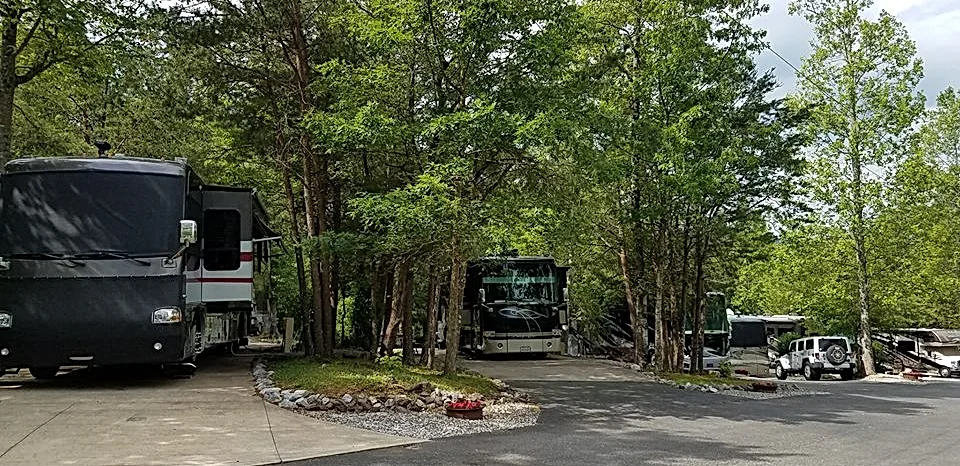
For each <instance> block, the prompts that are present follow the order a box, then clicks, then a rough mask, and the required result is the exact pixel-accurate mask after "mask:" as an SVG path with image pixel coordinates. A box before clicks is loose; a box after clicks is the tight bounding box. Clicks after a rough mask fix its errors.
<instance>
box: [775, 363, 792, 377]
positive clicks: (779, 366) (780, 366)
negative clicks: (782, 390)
mask: <svg viewBox="0 0 960 466" xmlns="http://www.w3.org/2000/svg"><path fill="white" fill-rule="evenodd" d="M787 375H789V374H787V370H786V369H785V368H784V367H783V364H777V378H778V379H780V380H787Z"/></svg>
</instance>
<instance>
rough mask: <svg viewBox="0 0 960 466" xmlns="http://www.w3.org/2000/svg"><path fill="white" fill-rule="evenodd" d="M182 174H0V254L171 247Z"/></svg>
mask: <svg viewBox="0 0 960 466" xmlns="http://www.w3.org/2000/svg"><path fill="white" fill-rule="evenodd" d="M184 189H185V188H184V180H183V178H182V177H177V176H169V175H152V174H143V173H122V172H97V171H83V172H80V171H48V172H28V173H12V174H5V175H3V177H2V178H0V257H15V256H17V255H54V254H56V255H70V254H80V253H89V252H96V251H102V252H111V253H124V254H130V255H141V256H150V255H162V254H169V253H170V252H171V251H174V250H176V248H177V245H178V242H179V240H178V227H177V225H178V222H179V221H180V220H181V219H182V216H183V198H184V195H183V193H184Z"/></svg>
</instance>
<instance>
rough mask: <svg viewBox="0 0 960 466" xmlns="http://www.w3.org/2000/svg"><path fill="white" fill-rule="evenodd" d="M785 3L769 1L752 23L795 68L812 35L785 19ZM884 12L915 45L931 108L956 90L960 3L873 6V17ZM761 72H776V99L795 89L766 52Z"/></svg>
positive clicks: (932, 0) (924, 0) (936, 0)
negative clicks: (944, 94)
mask: <svg viewBox="0 0 960 466" xmlns="http://www.w3.org/2000/svg"><path fill="white" fill-rule="evenodd" d="M788 3H789V2H788V0H771V1H770V13H768V14H767V15H764V16H763V17H761V18H757V19H755V20H754V21H753V25H754V26H755V27H759V28H763V29H766V30H767V39H768V41H769V42H770V46H771V47H772V48H773V49H774V50H776V51H777V52H778V53H780V54H781V55H782V56H783V57H784V58H786V59H787V60H788V61H789V62H790V63H792V64H793V65H795V66H797V67H799V66H800V62H801V59H802V58H803V57H804V56H805V55H807V54H808V53H810V45H809V43H810V39H811V38H812V35H813V32H812V29H811V28H810V26H809V25H808V24H807V23H806V22H805V21H804V20H803V19H802V18H799V17H796V16H790V15H789V14H787V4H788ZM881 9H883V10H886V11H887V12H889V13H891V14H893V15H895V16H897V19H899V20H900V21H901V22H902V23H903V24H904V26H905V27H906V28H907V32H909V34H910V37H911V38H912V39H913V40H914V41H915V42H916V44H917V53H918V55H919V56H920V58H921V59H922V60H923V64H924V71H925V73H924V74H925V77H924V79H923V81H921V83H920V87H921V89H922V90H923V92H924V94H925V95H926V97H927V101H928V102H929V103H932V102H934V100H935V99H936V95H937V93H939V92H940V91H941V90H943V89H944V88H946V87H947V86H954V87H960V74H958V73H957V70H958V69H960V41H957V40H956V37H957V35H956V32H955V31H956V30H957V24H960V2H958V1H957V0H876V2H875V4H874V13H879V11H880V10H881ZM757 63H758V65H759V66H760V67H761V69H770V68H774V69H775V71H776V74H777V77H778V78H779V80H780V82H781V83H782V87H781V88H780V90H779V91H778V93H777V95H778V96H781V95H784V94H786V93H788V92H792V91H793V90H795V89H796V76H795V73H794V71H793V70H792V69H791V68H790V67H789V66H788V65H787V64H785V63H784V62H783V61H782V60H780V59H779V58H777V57H776V56H775V55H774V54H773V53H771V52H769V51H765V52H763V53H762V54H761V55H760V56H759V57H757Z"/></svg>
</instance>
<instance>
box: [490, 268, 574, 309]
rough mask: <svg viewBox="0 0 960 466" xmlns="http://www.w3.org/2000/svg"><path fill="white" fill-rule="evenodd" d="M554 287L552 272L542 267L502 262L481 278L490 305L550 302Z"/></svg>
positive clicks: (554, 281) (554, 279) (555, 279)
mask: <svg viewBox="0 0 960 466" xmlns="http://www.w3.org/2000/svg"><path fill="white" fill-rule="evenodd" d="M556 283H557V275H556V271H555V270H554V268H553V267H550V266H549V265H548V264H543V263H530V264H527V263H518V262H504V263H502V264H500V266H499V267H490V268H489V269H487V270H485V273H484V276H483V289H484V292H485V293H486V299H487V301H490V302H497V301H500V302H503V301H517V302H531V301H533V302H554V300H555V296H554V295H555V288H556Z"/></svg>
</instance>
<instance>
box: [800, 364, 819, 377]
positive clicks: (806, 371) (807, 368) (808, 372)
mask: <svg viewBox="0 0 960 466" xmlns="http://www.w3.org/2000/svg"><path fill="white" fill-rule="evenodd" d="M803 378H805V379H807V380H820V372H819V371H817V370H816V369H814V368H813V367H812V366H811V365H810V364H807V363H803Z"/></svg>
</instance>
